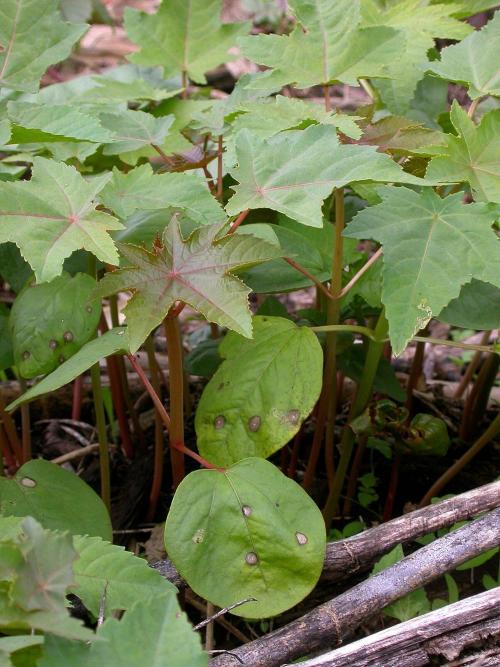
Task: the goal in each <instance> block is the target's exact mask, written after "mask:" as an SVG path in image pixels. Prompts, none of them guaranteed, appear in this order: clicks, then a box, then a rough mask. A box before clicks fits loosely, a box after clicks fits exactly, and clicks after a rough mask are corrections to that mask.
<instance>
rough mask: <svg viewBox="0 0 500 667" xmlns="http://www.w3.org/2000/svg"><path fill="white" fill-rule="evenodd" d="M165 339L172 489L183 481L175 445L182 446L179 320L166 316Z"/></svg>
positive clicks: (182, 398) (179, 459)
mask: <svg viewBox="0 0 500 667" xmlns="http://www.w3.org/2000/svg"><path fill="white" fill-rule="evenodd" d="M165 337H166V339H167V353H168V364H169V387H170V432H169V434H170V461H171V464H172V482H173V486H174V489H176V488H177V487H178V486H179V484H180V483H181V482H182V480H183V479H184V475H185V469H184V456H183V454H182V452H180V451H179V450H178V449H177V448H176V445H183V444H184V369H183V366H182V356H183V354H182V342H181V332H180V327H179V320H178V318H177V317H172V316H170V315H167V317H166V318H165Z"/></svg>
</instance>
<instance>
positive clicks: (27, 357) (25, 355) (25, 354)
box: [21, 350, 30, 361]
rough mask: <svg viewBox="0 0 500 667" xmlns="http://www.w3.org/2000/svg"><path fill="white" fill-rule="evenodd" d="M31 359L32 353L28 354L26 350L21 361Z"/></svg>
mask: <svg viewBox="0 0 500 667" xmlns="http://www.w3.org/2000/svg"><path fill="white" fill-rule="evenodd" d="M29 358H30V353H29V352H28V350H24V352H23V353H22V354H21V359H22V360H23V361H26V359H29Z"/></svg>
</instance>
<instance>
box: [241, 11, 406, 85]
mask: <svg viewBox="0 0 500 667" xmlns="http://www.w3.org/2000/svg"><path fill="white" fill-rule="evenodd" d="M289 4H290V6H291V8H292V10H293V12H294V13H295V15H296V17H297V20H298V22H299V25H297V26H296V27H295V29H294V30H293V32H292V33H291V35H289V36H283V35H281V36H279V35H259V36H256V37H245V38H242V39H240V40H239V44H240V45H241V46H242V51H243V53H244V55H245V56H246V57H247V58H250V60H253V61H255V62H257V63H259V64H260V65H266V66H267V67H270V68H272V69H271V71H270V72H266V73H265V74H264V75H263V76H262V77H260V79H258V80H257V81H255V83H254V84H253V86H252V87H257V86H259V85H264V86H267V87H268V86H270V85H278V84H279V85H282V86H283V85H285V84H288V83H294V84H295V85H296V86H297V87H298V88H308V87H309V86H314V85H317V84H328V83H332V82H333V81H342V82H343V83H348V84H350V85H353V86H356V85H357V80H358V78H360V77H376V76H387V74H388V66H389V65H390V64H391V63H392V62H394V60H395V59H397V58H398V57H399V56H400V55H401V53H402V51H403V50H404V48H405V42H404V38H403V36H402V35H401V34H400V33H399V32H398V31H396V30H393V29H392V28H388V27H379V26H376V27H373V28H372V27H368V28H362V27H361V26H360V21H361V17H360V2H359V0H337V2H331V0H314V1H313V2H311V1H310V0H291V1H290V3H289Z"/></svg>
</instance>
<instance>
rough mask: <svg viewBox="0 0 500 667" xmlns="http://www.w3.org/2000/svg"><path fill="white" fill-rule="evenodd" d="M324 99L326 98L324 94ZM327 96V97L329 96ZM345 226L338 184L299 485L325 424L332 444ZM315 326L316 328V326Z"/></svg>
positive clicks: (309, 474) (307, 479) (311, 470)
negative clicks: (321, 342) (321, 338)
mask: <svg viewBox="0 0 500 667" xmlns="http://www.w3.org/2000/svg"><path fill="white" fill-rule="evenodd" d="M325 99H327V98H326V97H325ZM328 99H329V97H328ZM343 230H344V191H343V189H342V188H339V189H337V190H336V191H335V245H334V248H333V257H332V272H331V276H332V278H331V283H330V292H329V297H330V298H329V299H328V301H327V304H326V321H327V323H328V324H327V332H328V333H327V336H326V347H325V365H324V371H323V387H322V391H321V396H320V399H319V404H318V413H317V419H316V430H315V433H314V438H313V442H312V445H311V451H310V453H309V459H308V462H307V467H306V471H305V474H304V479H303V482H302V486H303V488H304V489H306V490H308V489H310V488H311V486H312V483H313V480H314V476H315V473H316V466H317V464H318V458H319V453H320V450H321V443H322V441H323V435H324V433H325V426H326V427H327V432H326V442H327V443H328V446H329V447H332V448H333V422H334V421H335V413H336V407H337V358H336V357H337V329H336V327H338V326H339V324H338V321H339V315H340V300H339V299H337V294H338V293H339V292H340V290H341V289H342V254H343V237H342V232H343ZM315 330H316V329H315Z"/></svg>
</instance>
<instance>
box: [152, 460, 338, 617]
mask: <svg viewBox="0 0 500 667" xmlns="http://www.w3.org/2000/svg"><path fill="white" fill-rule="evenodd" d="M228 535H230V536H231V539H230V540H228ZM325 540H326V538H325V524H324V522H323V517H322V516H321V512H320V511H319V509H318V507H317V506H316V505H315V503H314V502H313V501H312V500H311V498H309V496H308V495H307V494H306V493H305V491H303V490H302V489H301V487H299V486H298V485H297V484H296V483H295V482H294V481H292V480H291V479H289V478H288V477H285V476H284V475H283V474H282V473H281V472H280V471H279V470H278V469H277V468H276V467H275V466H274V465H273V464H272V463H269V462H268V461H264V460H263V459H258V458H249V459H245V460H244V461H240V462H239V463H237V464H236V465H234V466H231V468H228V469H227V470H226V471H224V472H220V471H218V470H198V471H196V472H193V473H191V474H190V475H188V477H186V478H185V479H184V481H183V482H182V483H181V485H180V486H179V488H178V489H177V492H176V494H175V496H174V499H173V502H172V506H171V508H170V512H169V514H168V517H167V522H166V525H165V546H166V549H167V552H168V555H169V557H170V558H171V559H172V561H173V562H174V563H175V565H176V567H177V569H178V570H179V572H180V574H181V575H182V576H183V577H184V578H185V579H186V581H187V582H188V584H189V585H190V586H191V588H192V589H193V590H194V591H195V592H196V593H197V594H198V595H201V597H203V598H206V599H207V600H209V601H210V602H213V603H214V604H216V605H218V606H219V607H225V606H227V605H230V604H233V603H235V602H239V601H241V600H244V599H246V598H248V597H253V598H255V599H256V602H247V603H245V604H244V605H242V606H240V607H238V608H236V609H234V610H233V612H232V613H233V614H236V615H238V616H244V617H246V618H262V617H265V616H274V615H275V614H279V613H281V612H283V611H285V609H289V608H290V607H293V606H294V605H295V604H297V603H298V602H299V601H300V600H302V599H303V598H304V597H305V596H306V595H307V594H308V593H309V592H310V591H311V590H312V589H313V587H314V585H315V584H316V582H317V580H318V578H319V576H320V574H321V570H322V567H323V559H324V555H325Z"/></svg>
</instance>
